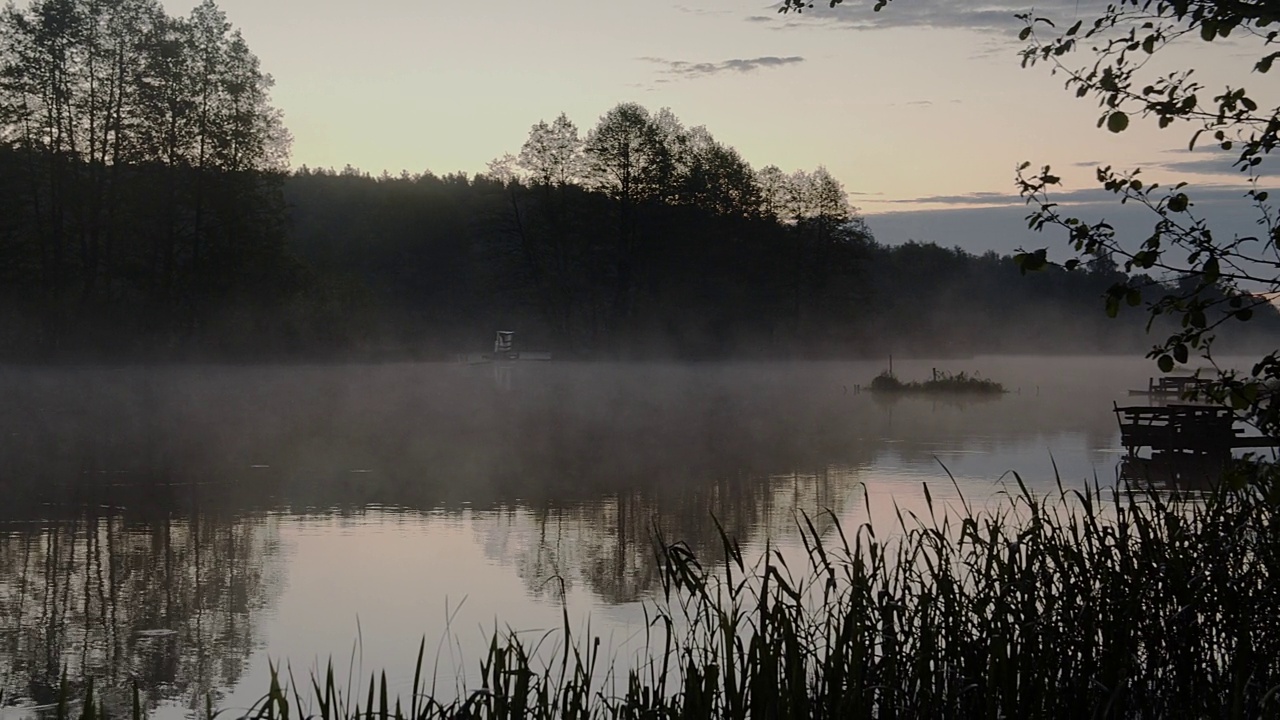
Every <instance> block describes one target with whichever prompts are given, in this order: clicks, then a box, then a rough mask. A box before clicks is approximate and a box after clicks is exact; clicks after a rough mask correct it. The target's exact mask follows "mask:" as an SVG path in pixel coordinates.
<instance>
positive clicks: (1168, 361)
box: [1156, 355, 1173, 373]
mask: <svg viewBox="0 0 1280 720" xmlns="http://www.w3.org/2000/svg"><path fill="white" fill-rule="evenodd" d="M1156 365H1158V366H1159V367H1160V372H1162V373H1169V372H1173V358H1171V357H1169V356H1168V355H1161V356H1160V359H1159V360H1156Z"/></svg>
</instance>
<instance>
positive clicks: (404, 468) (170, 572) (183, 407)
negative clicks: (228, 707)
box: [0, 359, 1146, 708]
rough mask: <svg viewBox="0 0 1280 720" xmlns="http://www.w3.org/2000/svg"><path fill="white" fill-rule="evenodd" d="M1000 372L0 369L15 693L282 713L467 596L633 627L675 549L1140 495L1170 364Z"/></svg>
mask: <svg viewBox="0 0 1280 720" xmlns="http://www.w3.org/2000/svg"><path fill="white" fill-rule="evenodd" d="M1055 362H1056V363H1058V364H1056V365H1055V364H1053V363H1055ZM982 363H984V364H983V365H982V366H979V367H973V368H951V369H956V370H958V369H977V370H981V371H982V372H983V374H984V375H987V376H990V377H995V378H997V379H999V380H1001V381H1003V382H1005V383H1006V385H1009V386H1010V387H1011V388H1014V389H1015V390H1016V392H1014V393H1012V394H1009V395H1006V396H1004V397H1003V398H1001V399H999V400H995V401H990V402H962V403H958V402H938V401H933V400H928V399H917V398H906V399H902V400H900V401H897V402H886V401H883V400H878V399H876V398H875V397H874V396H872V395H870V394H867V393H863V394H860V395H859V394H855V393H852V392H850V391H849V388H852V387H854V386H855V385H857V384H865V383H866V382H867V381H868V380H869V379H870V378H871V377H873V376H874V375H875V373H876V372H878V370H879V368H878V367H876V365H875V364H873V363H813V364H797V365H767V364H756V365H753V364H742V365H693V366H679V365H636V366H625V365H623V366H610V365H585V364H584V365H576V364H572V363H539V364H533V365H528V366H525V365H520V366H516V367H514V368H512V369H511V373H510V376H509V377H504V379H503V382H502V383H496V384H495V382H494V379H493V377H492V373H491V372H490V371H489V370H488V369H485V368H480V369H476V368H468V367H466V366H442V365H436V366H433V365H386V366H371V367H340V366H337V367H302V368H299V367H219V368H214V367H209V368H204V367H180V368H155V369H145V368H125V369H31V368H8V369H0V392H2V393H3V394H4V396H5V397H6V398H8V399H11V402H10V403H9V404H8V405H7V406H6V407H5V408H4V409H2V410H0V467H3V468H5V473H4V475H3V476H0V495H3V497H5V498H6V500H7V502H6V503H4V504H3V505H0V643H3V645H2V647H3V648H4V651H3V653H2V656H0V689H3V690H4V692H5V696H6V702H8V701H10V700H16V701H21V702H26V703H28V704H29V703H46V702H51V701H52V700H53V699H54V698H55V697H56V689H57V686H58V683H59V679H60V677H61V675H62V674H63V673H64V672H65V673H66V674H67V676H68V678H70V679H74V680H79V679H81V678H84V677H86V676H88V675H93V676H95V677H97V678H99V680H100V682H105V684H106V685H108V686H109V687H110V688H111V690H110V693H111V694H112V695H111V696H112V698H113V702H116V703H119V705H118V707H121V708H127V707H128V702H129V700H128V691H129V688H130V687H131V684H132V682H133V681H134V680H135V679H136V680H137V681H138V683H139V685H140V687H141V688H142V689H143V690H144V691H145V696H146V698H147V702H148V704H149V705H150V706H153V707H155V706H163V705H174V704H176V705H179V706H187V707H190V706H192V704H193V703H197V704H199V703H203V698H204V696H205V694H206V693H212V695H213V697H214V699H215V701H216V700H217V698H218V697H219V696H220V693H222V694H226V693H230V695H229V696H228V697H230V696H231V695H235V692H236V691H234V688H237V687H239V686H242V685H249V686H251V687H252V692H254V693H256V692H258V691H260V690H261V688H262V682H263V680H262V677H261V674H262V673H263V672H264V667H265V657H266V654H267V653H270V654H271V655H272V657H274V658H275V659H282V658H285V657H288V658H294V659H297V660H299V661H300V662H303V664H305V662H306V661H309V660H311V659H313V658H320V659H321V660H323V658H325V657H326V656H327V655H330V654H333V655H337V656H339V657H341V656H342V655H343V653H344V651H345V650H346V649H347V648H349V647H350V643H351V640H352V637H353V636H354V634H355V623H354V622H353V621H354V618H355V616H357V615H359V616H362V617H364V618H365V623H364V627H365V628H366V630H367V631H368V632H367V634H366V636H365V637H364V645H365V648H366V649H368V651H369V653H370V655H371V656H372V655H374V653H375V648H377V647H378V646H379V643H380V642H382V643H386V644H397V646H396V648H395V649H398V650H402V651H405V652H407V651H409V650H411V649H412V648H408V647H399V645H404V644H407V641H406V638H415V637H417V636H418V635H419V634H420V633H422V634H425V635H427V636H428V637H429V638H432V639H434V638H435V637H436V632H435V631H433V629H432V628H433V627H435V626H433V625H431V623H434V622H436V621H435V620H432V619H431V618H432V617H434V616H433V615H431V614H430V613H431V612H434V610H430V611H428V610H424V607H426V608H434V607H436V605H435V603H436V602H437V600H438V599H439V598H441V597H444V596H446V595H450V596H452V597H453V598H455V599H456V598H457V597H459V596H461V595H464V594H468V593H470V594H471V596H472V599H471V603H472V605H473V606H476V608H477V611H478V612H481V613H491V614H492V616H494V617H498V616H500V617H501V618H502V619H503V621H504V622H511V623H512V625H514V626H520V625H521V624H522V623H523V622H525V621H528V622H540V621H541V620H539V619H538V618H541V617H543V616H542V615H540V614H539V613H540V612H541V609H546V610H548V611H554V610H555V609H556V607H557V605H556V603H558V602H560V601H561V600H563V599H566V598H568V599H569V601H570V602H571V603H578V604H579V609H583V610H585V611H586V612H606V613H612V612H614V611H615V610H616V611H617V612H618V613H619V614H621V615H625V614H626V613H627V612H629V610H628V608H631V607H632V606H634V604H635V603H636V601H637V600H640V599H642V598H644V597H645V596H646V594H647V593H649V592H651V591H652V590H653V588H654V583H655V581H656V568H655V560H654V557H655V556H654V553H653V551H652V542H653V537H654V534H655V532H656V533H660V534H661V535H662V537H664V538H666V539H668V540H670V541H674V540H681V541H684V542H686V543H688V544H689V545H690V546H691V547H692V548H693V549H694V550H695V551H697V552H698V553H699V554H700V555H701V556H703V557H705V558H716V557H719V556H720V555H721V552H722V551H721V540H720V534H719V529H718V527H717V523H719V525H720V527H723V529H724V531H725V532H727V533H728V534H729V535H731V536H733V537H735V538H737V539H739V540H741V541H742V542H743V543H744V544H751V543H756V544H759V543H762V542H763V540H764V539H765V538H771V539H773V540H774V541H780V542H786V540H787V538H792V537H794V531H795V523H796V521H797V513H798V512H799V511H804V512H805V513H807V514H808V515H810V516H811V517H813V518H815V519H816V520H817V521H818V522H821V523H829V522H830V521H831V520H830V518H831V517H833V516H834V517H845V518H848V517H851V513H853V512H854V508H855V506H860V503H862V501H863V497H864V495H863V492H862V487H863V485H864V484H865V485H866V486H867V487H869V488H871V489H872V492H871V493H870V495H871V497H872V500H873V501H874V502H877V503H880V504H881V506H882V507H885V508H890V509H891V504H892V503H894V502H908V501H911V498H914V497H915V496H916V495H918V494H919V493H920V490H919V486H920V482H921V478H925V479H928V480H931V481H936V482H938V483H939V484H946V483H948V482H949V481H948V480H947V478H946V475H945V474H944V473H943V471H942V470H941V468H939V466H938V462H939V460H941V461H942V462H944V463H945V464H946V465H947V467H948V468H949V469H950V470H951V471H952V472H953V473H954V474H955V475H956V476H957V481H958V486H959V487H962V488H965V489H966V492H967V493H969V494H970V495H971V496H972V495H982V494H984V493H986V494H989V493H990V492H991V491H992V490H991V487H992V485H991V483H992V481H993V480H994V479H996V478H998V477H999V476H1000V475H1001V474H1002V473H1004V472H1005V471H1007V470H1011V469H1018V470H1022V471H1023V475H1024V477H1026V478H1027V480H1028V481H1029V482H1030V483H1031V484H1033V485H1036V484H1037V483H1038V484H1039V487H1041V488H1044V489H1047V488H1051V487H1053V486H1055V484H1056V482H1055V478H1054V477H1053V475H1052V471H1051V469H1050V467H1051V464H1052V463H1053V462H1054V461H1056V463H1057V465H1058V467H1059V469H1060V470H1061V471H1062V472H1063V479H1064V480H1065V481H1067V482H1072V481H1074V480H1080V479H1084V478H1088V477H1092V476H1093V474H1094V472H1097V471H1099V469H1101V475H1102V477H1103V478H1104V479H1105V478H1106V477H1107V476H1108V475H1109V474H1110V475H1111V476H1114V470H1115V464H1116V461H1117V460H1118V459H1119V456H1118V455H1115V454H1114V452H1113V451H1114V449H1115V445H1116V426H1115V419H1114V416H1113V415H1112V413H1111V400H1112V399H1113V398H1114V397H1119V396H1122V395H1123V393H1124V391H1125V389H1127V387H1129V386H1137V385H1135V383H1139V382H1145V373H1146V368H1145V366H1144V365H1142V364H1140V363H1135V364H1131V365H1129V366H1124V368H1122V369H1123V371H1122V372H1121V371H1117V369H1116V366H1115V365H1114V361H1110V360H1093V359H1073V360H1069V361H1052V362H1049V361H1042V360H1037V361H1034V362H1019V361H1009V360H1005V359H987V360H983V361H982ZM918 364H919V365H920V367H919V368H913V367H912V365H911V363H899V371H900V372H901V373H902V374H903V376H904V377H908V378H910V377H923V376H925V375H927V373H928V368H929V367H930V363H927V362H921V363H918ZM1103 369H1105V372H1103ZM1051 458H1052V459H1051ZM1032 468H1038V469H1037V470H1033V469H1032ZM939 495H940V493H935V497H938V496H939ZM825 511H830V513H829V514H824V512H825ZM386 586H394V587H395V588H396V589H397V590H396V593H392V594H390V595H392V597H388V596H387V595H388V594H385V593H380V592H376V591H375V590H373V589H375V588H381V587H386ZM512 587H514V588H515V591H514V592H512V591H511V588H512ZM344 593H345V594H344ZM397 603H399V604H397ZM482 617H484V616H483V615H482ZM551 617H552V618H553V622H554V617H555V613H554V612H552V614H551ZM379 623H383V628H384V629H383V630H376V629H375V628H376V627H377V626H378V624H379ZM439 631H440V632H443V630H442V629H441V630H439ZM254 673H257V675H254Z"/></svg>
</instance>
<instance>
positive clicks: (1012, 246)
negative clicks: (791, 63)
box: [864, 184, 1261, 256]
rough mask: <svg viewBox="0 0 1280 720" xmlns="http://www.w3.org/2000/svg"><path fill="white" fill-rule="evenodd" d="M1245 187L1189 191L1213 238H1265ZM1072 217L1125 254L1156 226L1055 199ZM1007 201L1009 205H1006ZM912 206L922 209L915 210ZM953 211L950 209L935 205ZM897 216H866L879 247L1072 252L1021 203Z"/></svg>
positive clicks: (1090, 202)
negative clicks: (1103, 228) (1030, 221)
mask: <svg viewBox="0 0 1280 720" xmlns="http://www.w3.org/2000/svg"><path fill="white" fill-rule="evenodd" d="M1246 189H1247V188H1245V187H1243V186H1241V185H1213V184H1210V185H1194V186H1190V187H1188V188H1185V190H1186V192H1187V194H1188V195H1190V197H1191V200H1192V202H1193V203H1194V204H1195V206H1194V212H1195V214H1196V216H1198V217H1203V218H1205V220H1206V221H1207V222H1208V223H1209V226H1210V227H1212V228H1213V230H1214V235H1215V237H1221V238H1228V237H1253V236H1257V235H1258V233H1259V232H1261V230H1260V228H1259V226H1258V224H1257V222H1256V221H1257V219H1258V213H1257V210H1256V209H1255V208H1254V207H1253V206H1252V205H1251V204H1250V201H1249V200H1248V199H1247V198H1245V197H1244V193H1245V191H1246ZM1051 199H1052V200H1053V201H1054V202H1058V203H1061V206H1062V209H1063V211H1064V213H1065V214H1067V215H1069V216H1070V215H1076V216H1079V217H1080V218H1082V219H1084V220H1086V221H1089V222H1096V221H1098V220H1106V221H1107V222H1109V223H1111V224H1112V225H1113V226H1114V227H1115V229H1116V237H1117V239H1118V240H1119V241H1120V243H1121V244H1122V245H1124V246H1125V247H1128V248H1131V249H1136V248H1137V247H1138V246H1139V244H1140V243H1141V242H1142V241H1143V240H1145V239H1146V238H1147V237H1149V236H1150V235H1151V231H1152V227H1153V226H1154V224H1155V222H1156V220H1157V219H1158V218H1157V217H1156V215H1155V214H1154V213H1152V212H1151V211H1150V210H1148V209H1147V208H1144V207H1141V206H1140V205H1135V204H1132V203H1130V204H1128V205H1121V204H1120V202H1119V199H1118V198H1117V197H1116V196H1115V195H1114V194H1112V193H1110V192H1107V191H1106V190H1103V189H1101V188H1089V189H1084V190H1076V191H1074V192H1063V193H1058V194H1055V195H1054V196H1053V197H1052V198H1051ZM1002 200H1007V201H1006V202H1002ZM912 204H916V205H918V206H919V207H918V209H913V208H912V207H911V206H912ZM940 204H947V205H950V206H951V207H947V208H941V209H936V208H932V209H931V208H930V205H935V206H936V205H940ZM893 207H894V208H895V210H894V211H891V212H879V213H877V212H875V211H864V216H865V218H866V221H867V225H868V226H869V227H870V228H871V231H872V234H873V235H874V236H875V238H876V239H877V240H879V241H880V242H883V243H886V244H889V245H897V244H900V243H904V242H907V241H908V240H917V241H920V242H935V243H938V244H939V245H943V246H946V247H953V246H960V247H963V248H964V249H966V250H968V251H970V252H974V253H982V252H986V251H988V250H995V251H997V252H1001V253H1009V252H1013V251H1014V250H1017V249H1019V248H1037V247H1045V246H1049V247H1051V248H1053V249H1054V252H1055V254H1056V255H1058V256H1066V255H1067V254H1068V253H1069V249H1068V247H1067V244H1066V235H1065V232H1064V231H1061V230H1060V229H1057V228H1052V229H1049V230H1046V231H1045V232H1043V233H1037V232H1034V231H1032V230H1028V229H1027V222H1026V216H1027V214H1028V213H1029V212H1031V211H1032V208H1028V207H1026V206H1025V205H1024V204H1023V202H1022V200H1021V198H1019V197H1018V196H1017V195H1012V196H1011V195H1007V194H1005V193H974V194H972V195H955V196H941V195H939V196H931V197H922V198H915V199H912V200H904V201H895V204H894V205H893Z"/></svg>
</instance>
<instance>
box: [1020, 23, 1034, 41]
mask: <svg viewBox="0 0 1280 720" xmlns="http://www.w3.org/2000/svg"><path fill="white" fill-rule="evenodd" d="M1029 37H1031V26H1030V25H1028V26H1026V27H1024V28H1022V32H1020V33H1018V39H1019V40H1026V39H1027V38H1029Z"/></svg>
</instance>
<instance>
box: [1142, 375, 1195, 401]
mask: <svg viewBox="0 0 1280 720" xmlns="http://www.w3.org/2000/svg"><path fill="white" fill-rule="evenodd" d="M1209 383H1210V380H1209V379H1208V378H1201V377H1194V376H1190V375H1166V376H1164V377H1158V378H1148V379H1147V389H1146V390H1130V391H1129V394H1130V395H1147V396H1150V397H1153V398H1182V397H1184V396H1186V395H1188V394H1190V393H1192V392H1194V391H1196V390H1203V389H1204V388H1205V387H1207V386H1208V385H1209Z"/></svg>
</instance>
